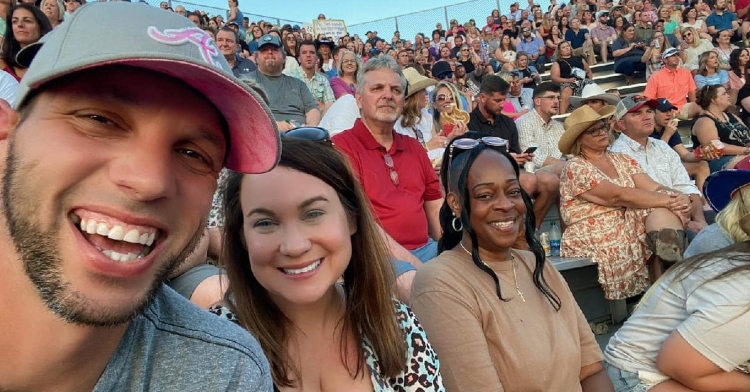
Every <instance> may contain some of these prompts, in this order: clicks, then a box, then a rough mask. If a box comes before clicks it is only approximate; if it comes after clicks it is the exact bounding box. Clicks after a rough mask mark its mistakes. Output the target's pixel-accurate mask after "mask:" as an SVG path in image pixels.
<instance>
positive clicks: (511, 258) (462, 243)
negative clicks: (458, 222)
mask: <svg viewBox="0 0 750 392" xmlns="http://www.w3.org/2000/svg"><path fill="white" fill-rule="evenodd" d="M458 244H459V245H461V249H463V250H464V252H466V253H467V254H468V255H469V257H471V252H469V250H468V249H466V247H465V246H464V242H463V241H459V242H458ZM479 261H481V262H482V264H484V266H485V267H487V268H490V266H488V265H487V263H485V262H484V260H482V259H481V258H479ZM510 261H511V264H512V265H513V282H514V283H515V285H516V294H518V296H519V297H521V301H523V302H526V298H525V297H524V296H523V293H522V292H521V289H520V288H519V287H518V276H517V275H516V265H518V261H516V258H515V256H513V252H512V251H511V253H510Z"/></svg>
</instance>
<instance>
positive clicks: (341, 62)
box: [336, 50, 362, 78]
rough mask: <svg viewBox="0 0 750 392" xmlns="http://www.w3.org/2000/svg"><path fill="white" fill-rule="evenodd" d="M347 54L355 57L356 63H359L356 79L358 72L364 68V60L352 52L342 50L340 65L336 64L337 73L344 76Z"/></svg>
mask: <svg viewBox="0 0 750 392" xmlns="http://www.w3.org/2000/svg"><path fill="white" fill-rule="evenodd" d="M347 54H350V55H352V56H353V57H354V61H355V62H356V63H357V70H356V71H354V77H355V78H356V77H357V73H358V71H359V70H360V69H361V68H362V60H361V59H360V58H359V56H357V55H356V54H355V53H354V52H352V51H351V50H342V51H341V54H340V55H339V63H338V64H336V71H338V74H339V75H343V74H344V70H343V67H344V56H346V55H347Z"/></svg>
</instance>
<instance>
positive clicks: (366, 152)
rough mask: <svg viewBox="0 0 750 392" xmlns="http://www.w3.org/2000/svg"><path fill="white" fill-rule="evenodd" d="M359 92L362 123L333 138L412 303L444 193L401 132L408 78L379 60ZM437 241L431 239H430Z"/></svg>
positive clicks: (365, 72) (418, 149) (371, 63)
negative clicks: (368, 205) (413, 286)
mask: <svg viewBox="0 0 750 392" xmlns="http://www.w3.org/2000/svg"><path fill="white" fill-rule="evenodd" d="M361 72H362V73H361V75H362V76H360V78H359V79H360V82H359V86H358V87H357V94H356V100H357V106H359V109H360V114H361V118H360V119H358V120H357V121H356V122H355V123H354V127H353V128H352V129H349V130H347V131H344V132H342V133H339V134H337V135H336V136H334V137H333V143H334V145H335V146H336V147H337V148H338V149H339V150H341V151H342V152H343V153H345V154H346V155H347V157H348V158H349V161H350V162H351V164H352V168H353V169H354V173H355V174H356V175H357V177H358V178H359V180H360V183H361V184H362V187H363V188H364V190H365V193H366V194H367V197H368V198H369V199H370V202H371V203H372V207H373V212H374V214H375V216H376V217H377V219H378V221H379V222H380V225H381V228H382V234H383V237H384V239H385V240H386V241H387V244H388V246H389V247H390V250H391V254H392V255H393V258H394V259H395V261H394V263H395V266H396V273H397V275H398V289H399V294H400V295H401V297H402V299H403V300H406V301H408V299H409V295H410V293H411V281H412V279H413V278H414V275H415V273H416V269H417V268H418V267H419V266H420V265H421V264H422V263H423V262H425V261H427V260H429V259H431V258H433V257H435V256H437V243H436V242H435V241H434V240H433V238H434V239H438V238H439V237H440V223H439V221H438V211H439V210H440V206H441V204H442V202H443V195H442V191H441V190H440V183H439V181H438V178H437V175H436V174H435V171H434V170H433V169H432V165H431V164H430V161H429V159H428V158H427V154H425V153H424V147H422V145H421V144H419V142H418V141H417V140H416V139H414V138H411V137H408V136H404V135H401V134H398V133H396V132H395V131H394V130H393V125H394V124H395V123H396V121H397V120H398V118H399V116H400V115H401V111H402V109H403V106H404V96H405V93H406V78H405V77H404V76H403V74H402V73H401V67H399V66H398V64H397V63H396V62H395V61H394V60H393V59H392V58H390V57H387V56H383V57H375V58H372V59H370V60H368V61H367V63H365V65H364V67H363V68H362V71H361ZM431 237H432V238H431Z"/></svg>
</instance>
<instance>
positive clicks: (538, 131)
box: [516, 82, 565, 177]
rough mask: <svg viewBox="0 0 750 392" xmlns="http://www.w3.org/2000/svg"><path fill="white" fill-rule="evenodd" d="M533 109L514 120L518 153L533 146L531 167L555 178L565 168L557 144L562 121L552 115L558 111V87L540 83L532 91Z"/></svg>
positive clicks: (561, 130) (553, 84) (549, 83)
mask: <svg viewBox="0 0 750 392" xmlns="http://www.w3.org/2000/svg"><path fill="white" fill-rule="evenodd" d="M533 101H534V109H532V110H531V111H530V112H529V113H527V114H524V115H523V116H521V117H520V118H519V119H518V121H516V127H518V141H519V143H520V144H521V150H523V151H526V150H527V149H529V148H533V147H536V148H537V149H536V151H534V159H533V160H532V162H534V166H535V167H536V168H542V167H543V168H545V169H546V170H549V171H551V172H553V173H555V174H556V175H557V176H558V177H559V176H560V172H562V168H563V166H564V165H565V160H564V159H563V157H562V153H561V152H560V149H559V148H558V147H557V143H558V142H559V141H560V137H562V134H563V133H564V132H565V128H564V127H563V124H562V122H560V121H557V120H554V119H553V118H552V116H555V115H557V114H558V113H559V110H560V86H559V85H557V84H556V83H553V82H545V83H542V84H540V85H538V86H536V88H534V95H533Z"/></svg>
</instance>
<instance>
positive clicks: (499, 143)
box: [445, 136, 508, 187]
mask: <svg viewBox="0 0 750 392" xmlns="http://www.w3.org/2000/svg"><path fill="white" fill-rule="evenodd" d="M480 144H484V145H485V146H488V147H496V148H498V149H500V150H501V151H503V152H507V151H508V141H507V140H505V139H503V138H500V137H496V136H486V137H483V138H480V139H472V138H468V137H463V138H460V139H456V140H454V141H453V143H451V146H450V149H449V150H448V165H447V166H446V167H445V169H446V170H447V171H448V173H446V176H447V177H446V180H447V181H448V183H447V184H446V187H448V186H450V185H449V184H450V183H451V164H452V163H453V156H454V154H453V152H454V150H455V149H457V148H458V149H459V150H464V151H465V150H471V149H473V148H477V146H479V145H480ZM455 155H458V153H456V154H455Z"/></svg>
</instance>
